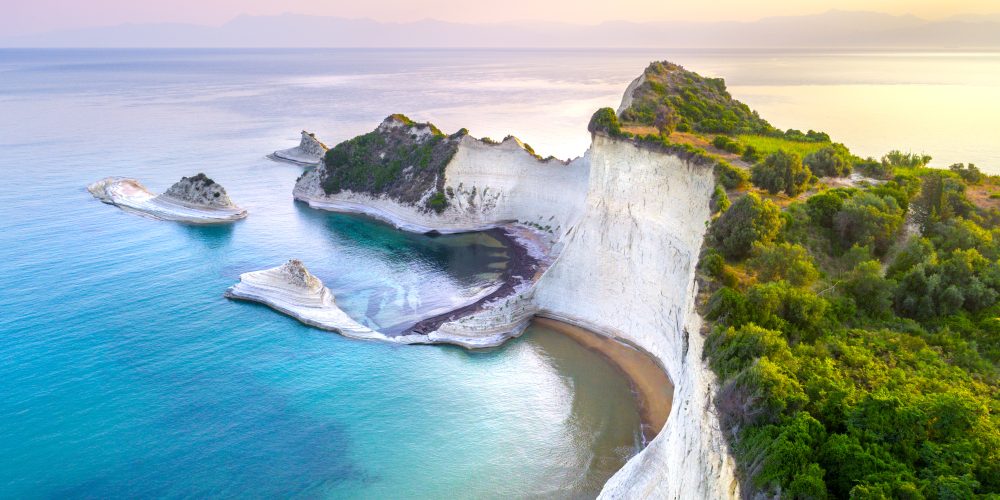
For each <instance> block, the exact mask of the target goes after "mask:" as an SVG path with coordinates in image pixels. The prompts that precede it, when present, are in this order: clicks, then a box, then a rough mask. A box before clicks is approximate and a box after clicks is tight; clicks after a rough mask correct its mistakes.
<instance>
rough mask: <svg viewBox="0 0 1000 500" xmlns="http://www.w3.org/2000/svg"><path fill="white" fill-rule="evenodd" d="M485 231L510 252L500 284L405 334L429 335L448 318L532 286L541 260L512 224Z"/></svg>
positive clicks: (484, 305) (420, 323)
mask: <svg viewBox="0 0 1000 500" xmlns="http://www.w3.org/2000/svg"><path fill="white" fill-rule="evenodd" d="M484 232H485V233H486V234H488V235H490V236H492V237H493V238H495V239H496V240H497V241H499V242H500V243H501V244H503V246H504V248H506V249H507V250H508V252H509V253H510V260H509V261H508V263H507V267H506V268H505V269H504V271H503V272H502V273H501V275H500V287H499V288H497V289H496V290H494V291H493V292H492V293H490V294H489V295H486V296H485V297H482V298H480V299H479V300H477V301H475V302H473V303H471V304H468V305H465V306H462V307H459V308H457V309H453V310H451V311H448V312H446V313H442V314H438V315H435V316H432V317H430V318H425V319H423V320H421V321H419V322H417V323H416V324H415V325H413V326H412V327H410V328H409V329H407V330H406V333H405V334H404V335H413V334H415V335H428V334H430V333H432V332H435V331H437V330H438V329H439V328H440V327H441V325H443V324H445V323H447V322H449V321H454V320H456V319H459V318H462V317H465V316H468V315H470V314H474V313H476V312H479V311H482V310H483V309H484V307H486V305H487V304H489V303H491V302H494V301H497V300H502V299H504V298H506V297H509V296H511V295H513V294H515V293H517V292H518V291H519V290H523V289H524V288H525V287H526V286H530V284H531V283H533V282H534V281H535V280H536V279H537V276H538V275H539V274H540V273H541V272H542V271H544V269H543V267H542V265H543V262H542V260H541V259H538V258H536V257H534V256H533V255H532V253H533V252H531V251H529V249H528V248H527V247H526V246H524V245H523V244H522V243H521V242H520V241H518V239H517V238H516V237H515V236H514V234H513V229H512V228H511V227H499V228H493V229H488V230H486V231H484Z"/></svg>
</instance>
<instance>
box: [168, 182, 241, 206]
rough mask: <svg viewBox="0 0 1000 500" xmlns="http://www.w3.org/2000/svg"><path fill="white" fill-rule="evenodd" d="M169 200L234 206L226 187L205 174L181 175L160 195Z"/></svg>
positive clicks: (204, 204) (201, 204) (190, 203)
mask: <svg viewBox="0 0 1000 500" xmlns="http://www.w3.org/2000/svg"><path fill="white" fill-rule="evenodd" d="M160 196H161V197H165V198H169V199H170V200H171V201H176V202H180V203H183V204H187V205H195V206H204V207H211V208H234V207H235V206H236V205H234V204H233V200H231V199H229V195H228V194H226V189H225V188H223V187H222V185H220V184H219V183H217V182H215V181H213V180H212V179H209V178H208V176H206V175H205V174H198V175H195V176H192V177H182V178H181V180H179V181H177V182H175V183H174V185H173V186H170V189H167V190H166V191H164V192H163V194H161V195H160Z"/></svg>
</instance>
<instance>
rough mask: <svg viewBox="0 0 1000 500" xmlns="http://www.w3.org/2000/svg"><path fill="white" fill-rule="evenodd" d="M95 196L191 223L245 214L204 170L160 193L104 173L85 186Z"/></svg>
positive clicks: (146, 213)
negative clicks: (102, 176)
mask: <svg viewBox="0 0 1000 500" xmlns="http://www.w3.org/2000/svg"><path fill="white" fill-rule="evenodd" d="M87 190H88V191H90V194H92V195H94V197H95V198H97V199H98V200H101V201H102V202H104V203H107V204H109V205H115V206H117V207H119V208H121V209H122V210H125V211H126V212H133V213H137V214H139V215H144V216H147V217H152V218H154V219H160V220H172V221H177V222H186V223H190V224H218V223H224V222H233V221H236V220H239V219H242V218H244V217H246V216H247V211H246V210H245V209H243V208H240V207H239V206H237V205H236V204H234V203H233V201H232V200H231V199H230V198H229V195H228V194H227V193H226V189H225V188H223V187H222V185H220V184H219V183H217V182H215V181H213V180H212V179H210V178H209V177H208V176H206V175H205V174H197V175H194V176H192V177H182V178H181V180H179V181H177V182H176V183H174V185H173V186H170V188H169V189H167V191H166V192H164V193H163V194H160V195H156V194H153V193H151V192H150V191H149V190H148V189H146V187H145V186H143V185H142V183H140V182H139V181H137V180H135V179H129V178H123V177H107V178H104V179H101V180H99V181H97V182H94V183H93V184H90V185H89V186H87Z"/></svg>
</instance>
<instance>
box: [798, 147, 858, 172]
mask: <svg viewBox="0 0 1000 500" xmlns="http://www.w3.org/2000/svg"><path fill="white" fill-rule="evenodd" d="M802 163H803V164H804V165H806V166H807V167H809V170H811V171H812V173H814V174H816V175H817V176H820V177H846V176H848V175H850V174H851V154H850V152H849V151H847V148H846V147H844V146H843V145H841V144H834V145H832V146H826V147H825V148H823V149H819V150H817V151H813V152H812V153H809V154H808V155H806V157H805V158H803V159H802Z"/></svg>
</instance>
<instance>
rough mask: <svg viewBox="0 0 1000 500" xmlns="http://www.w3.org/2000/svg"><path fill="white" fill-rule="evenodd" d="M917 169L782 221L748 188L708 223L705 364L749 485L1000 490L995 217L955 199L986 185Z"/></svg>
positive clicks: (880, 492)
mask: <svg viewBox="0 0 1000 500" xmlns="http://www.w3.org/2000/svg"><path fill="white" fill-rule="evenodd" d="M830 153H832V155H833V156H837V155H838V152H837V151H830ZM819 154H821V155H823V156H824V158H813V160H818V161H824V162H827V161H830V158H829V157H827V153H819ZM786 160H787V159H782V162H785V161H786ZM926 161H927V159H926V158H925V157H923V156H915V155H902V154H900V155H887V157H886V158H885V159H884V160H883V161H882V162H876V163H878V164H879V165H882V166H883V168H887V169H890V171H891V173H890V174H889V177H891V178H892V180H891V181H889V182H886V183H884V184H881V185H877V186H869V187H864V188H838V189H829V190H826V191H823V192H820V193H818V194H815V195H813V196H811V197H810V198H808V199H806V200H802V201H795V202H793V203H792V204H791V205H789V206H787V207H786V208H785V209H784V210H781V209H779V208H778V207H777V206H776V205H774V204H773V203H772V202H770V201H768V200H765V199H761V198H760V197H758V196H756V195H755V194H753V193H749V194H747V195H746V196H743V197H741V198H740V199H738V200H735V201H734V202H733V203H732V205H731V206H730V207H729V208H728V209H726V210H722V213H721V214H720V215H719V216H718V218H717V219H716V220H715V222H714V223H713V225H712V228H711V230H710V232H709V237H708V238H706V242H707V245H708V249H707V250H706V252H705V255H704V256H703V258H702V263H701V266H700V267H701V269H702V272H703V273H704V274H705V275H707V279H708V280H709V283H710V284H711V285H710V287H711V288H712V289H713V290H714V291H713V292H712V294H711V297H710V299H709V300H708V301H707V303H706V305H705V308H706V311H705V313H706V317H707V318H708V319H709V320H710V321H712V322H713V326H712V332H711V334H710V337H709V340H708V342H707V344H706V356H707V357H708V359H709V361H710V364H711V366H712V368H713V370H715V372H716V373H717V374H718V375H719V378H720V381H721V384H722V386H721V389H720V391H719V394H718V398H717V404H718V407H719V410H720V415H721V418H722V423H723V427H724V428H725V429H728V430H729V432H730V433H731V434H730V437H731V442H732V444H733V450H734V453H735V455H736V458H737V462H738V465H739V468H740V472H741V475H743V476H744V488H748V490H749V491H753V492H758V493H764V494H779V495H781V496H784V497H790V498H827V497H830V498H847V497H852V498H973V497H977V496H989V495H996V494H998V493H1000V411H998V410H1000V399H998V395H1000V393H998V385H997V381H998V374H1000V373H998V371H997V362H998V361H1000V304H998V303H997V298H998V297H1000V260H998V259H1000V225H998V221H1000V214H998V213H997V212H996V210H995V209H994V210H983V209H980V208H977V207H976V206H975V205H974V204H973V203H972V202H971V201H970V200H969V199H968V198H967V197H966V195H965V192H966V189H967V187H968V185H969V184H975V183H982V182H995V183H997V184H1000V181H998V180H997V179H987V178H986V177H985V176H984V175H983V174H982V172H980V171H979V170H978V169H976V168H975V167H974V166H973V167H971V168H970V167H966V166H964V165H956V166H954V167H953V168H951V169H950V170H949V171H932V170H930V169H926V168H923V169H922V168H920V167H922V165H924V164H926ZM832 162H833V163H835V164H836V163H837V162H836V160H833V161H832ZM773 163H774V162H773ZM894 165H895V166H894ZM755 182H756V181H755ZM907 213H909V214H910V216H909V217H910V218H911V219H912V220H913V222H914V225H915V226H917V227H919V229H914V231H913V232H907V231H905V230H904V225H905V221H906V218H907V215H906V214H907Z"/></svg>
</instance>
